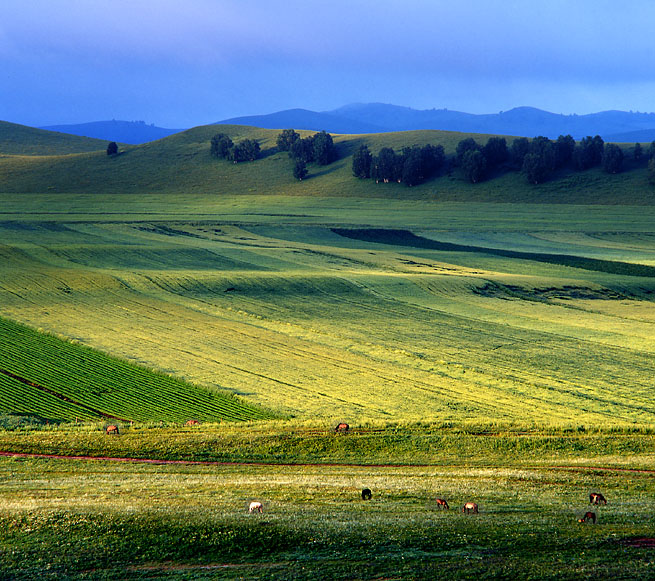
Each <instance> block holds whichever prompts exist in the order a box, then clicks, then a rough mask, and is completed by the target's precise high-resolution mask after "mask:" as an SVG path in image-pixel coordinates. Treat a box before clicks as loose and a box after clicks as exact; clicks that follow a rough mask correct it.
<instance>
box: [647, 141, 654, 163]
mask: <svg viewBox="0 0 655 581" xmlns="http://www.w3.org/2000/svg"><path fill="white" fill-rule="evenodd" d="M646 155H647V156H648V159H653V158H654V157H655V141H653V142H652V143H651V144H650V145H649V146H648V151H647V152H646Z"/></svg>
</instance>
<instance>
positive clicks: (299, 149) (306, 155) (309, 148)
mask: <svg viewBox="0 0 655 581" xmlns="http://www.w3.org/2000/svg"><path fill="white" fill-rule="evenodd" d="M289 157H291V159H302V160H303V161H304V162H305V163H311V162H312V161H314V137H313V136H309V137H304V138H302V139H296V141H294V142H293V144H292V145H291V149H290V150H289Z"/></svg>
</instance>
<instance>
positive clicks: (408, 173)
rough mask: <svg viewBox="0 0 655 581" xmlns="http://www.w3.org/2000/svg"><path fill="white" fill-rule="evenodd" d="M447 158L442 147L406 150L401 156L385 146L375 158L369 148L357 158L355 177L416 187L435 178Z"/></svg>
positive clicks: (410, 148)
mask: <svg viewBox="0 0 655 581" xmlns="http://www.w3.org/2000/svg"><path fill="white" fill-rule="evenodd" d="M445 160H446V155H445V153H444V149H443V147H442V146H441V145H430V144H428V145H425V146H423V147H420V146H418V145H415V146H413V147H405V148H403V150H402V151H401V152H400V153H397V152H395V151H394V150H393V149H392V148H391V147H383V148H382V149H381V150H380V153H378V155H376V156H373V155H372V154H371V152H370V151H369V149H368V147H367V146H366V145H362V146H361V147H360V148H359V149H358V150H357V151H356V152H355V154H354V155H353V165H352V171H353V175H354V176H355V177H357V178H360V179H369V178H370V179H373V180H375V183H379V182H384V183H388V182H398V183H404V184H406V185H408V186H414V185H416V184H420V183H421V182H423V181H425V180H427V179H429V178H430V177H432V176H433V175H434V174H435V173H436V172H437V171H439V169H441V167H442V166H443V164H444V161H445Z"/></svg>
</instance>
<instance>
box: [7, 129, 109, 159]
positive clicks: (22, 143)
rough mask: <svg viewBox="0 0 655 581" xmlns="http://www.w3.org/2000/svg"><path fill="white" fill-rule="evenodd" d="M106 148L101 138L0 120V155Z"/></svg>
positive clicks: (39, 154)
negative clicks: (46, 129)
mask: <svg viewBox="0 0 655 581" xmlns="http://www.w3.org/2000/svg"><path fill="white" fill-rule="evenodd" d="M106 149H107V142H106V141H103V140H101V139H91V138H89V137H79V136H77V135H69V134H67V133H58V132H56V131H45V130H43V129H35V128H34V127H27V126H26V125H17V124H16V123H8V122H6V121H0V157H4V156H6V155H12V156H25V155H26V156H41V155H68V154H71V153H84V152H89V151H100V150H102V151H103V152H104V151H105V150H106Z"/></svg>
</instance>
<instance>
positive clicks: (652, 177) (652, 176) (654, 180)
mask: <svg viewBox="0 0 655 581" xmlns="http://www.w3.org/2000/svg"><path fill="white" fill-rule="evenodd" d="M648 183H649V184H651V185H655V157H651V158H650V159H649V160H648Z"/></svg>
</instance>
